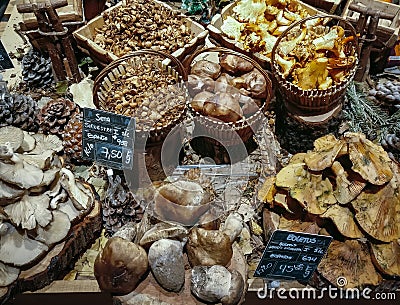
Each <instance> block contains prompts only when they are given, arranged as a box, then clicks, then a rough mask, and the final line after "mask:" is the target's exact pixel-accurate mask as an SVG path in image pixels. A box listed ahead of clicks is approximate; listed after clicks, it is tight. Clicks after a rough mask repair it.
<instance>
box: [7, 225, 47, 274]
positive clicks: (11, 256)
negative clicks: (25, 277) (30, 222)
mask: <svg viewBox="0 0 400 305" xmlns="http://www.w3.org/2000/svg"><path fill="white" fill-rule="evenodd" d="M6 224H7V223H6ZM47 250H48V247H47V246H46V245H45V244H44V243H41V242H40V241H37V240H34V239H31V238H29V237H28V236H27V234H26V233H20V232H18V231H17V229H16V228H15V227H14V226H12V225H11V224H7V232H6V234H3V235H0V261H2V262H3V263H5V264H11V265H14V266H24V265H27V264H29V263H32V262H33V261H35V260H36V259H37V258H38V257H39V256H41V255H42V254H44V253H46V251H47Z"/></svg>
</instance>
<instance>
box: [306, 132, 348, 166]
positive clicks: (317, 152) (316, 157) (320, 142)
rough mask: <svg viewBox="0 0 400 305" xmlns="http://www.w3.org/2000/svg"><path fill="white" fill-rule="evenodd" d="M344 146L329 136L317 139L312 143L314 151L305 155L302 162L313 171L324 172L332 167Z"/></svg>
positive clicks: (343, 143)
mask: <svg viewBox="0 0 400 305" xmlns="http://www.w3.org/2000/svg"><path fill="white" fill-rule="evenodd" d="M344 145H345V142H344V141H343V140H338V139H336V137H335V136H334V135H331V134H329V135H326V136H323V137H321V138H318V139H317V140H315V141H314V150H313V151H312V152H308V153H307V154H306V156H305V157H304V162H305V163H306V165H307V166H308V168H309V169H311V170H313V171H321V170H324V169H325V168H328V167H330V166H332V164H333V162H334V161H335V159H336V157H337V155H338V154H339V152H340V151H341V150H342V147H343V146H344Z"/></svg>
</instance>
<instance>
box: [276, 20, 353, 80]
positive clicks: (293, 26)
mask: <svg viewBox="0 0 400 305" xmlns="http://www.w3.org/2000/svg"><path fill="white" fill-rule="evenodd" d="M317 18H321V19H325V18H330V19H335V20H337V21H343V22H344V23H346V24H347V25H348V26H349V29H350V31H351V33H352V35H353V37H354V41H355V44H356V47H355V50H356V53H357V57H360V54H359V50H358V36H357V32H356V30H355V28H354V27H353V25H352V24H351V23H350V22H349V21H348V20H346V19H345V18H343V17H340V16H335V15H314V16H309V17H306V18H303V19H301V20H299V21H297V22H295V23H292V24H291V25H290V26H289V27H288V28H287V29H286V30H284V31H283V33H282V34H281V35H280V36H279V37H278V39H277V40H276V42H275V44H274V47H273V48H272V52H271V69H272V72H277V71H276V69H275V64H274V63H275V55H276V49H277V48H278V45H279V43H280V42H281V40H282V39H283V38H284V37H285V36H286V34H287V33H288V32H289V31H291V30H292V29H293V28H295V27H296V26H299V25H301V24H303V23H305V22H306V21H308V20H311V19H317Z"/></svg>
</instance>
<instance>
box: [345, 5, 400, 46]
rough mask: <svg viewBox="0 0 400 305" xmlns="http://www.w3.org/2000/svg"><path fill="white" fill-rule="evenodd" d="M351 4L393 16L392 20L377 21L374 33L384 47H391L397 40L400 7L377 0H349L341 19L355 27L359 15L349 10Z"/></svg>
mask: <svg viewBox="0 0 400 305" xmlns="http://www.w3.org/2000/svg"><path fill="white" fill-rule="evenodd" d="M352 3H356V4H358V5H359V6H362V7H369V8H373V9H375V10H380V11H381V12H383V13H393V14H395V17H394V18H393V20H384V19H381V20H379V24H378V29H377V33H376V34H377V36H378V39H379V40H380V41H381V42H383V43H385V44H386V47H388V48H391V47H393V46H394V44H395V43H396V41H397V40H398V38H399V28H400V6H399V5H398V4H392V3H388V2H382V1H378V0H349V1H348V2H347V4H346V6H345V8H344V10H343V13H342V17H343V18H345V19H347V20H349V21H350V22H351V23H352V24H353V25H356V23H357V21H358V18H359V16H360V14H359V13H357V12H354V11H352V10H350V9H349V6H350V4H352Z"/></svg>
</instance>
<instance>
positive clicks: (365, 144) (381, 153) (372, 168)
mask: <svg viewBox="0 0 400 305" xmlns="http://www.w3.org/2000/svg"><path fill="white" fill-rule="evenodd" d="M344 137H345V139H346V141H347V142H348V143H349V156H350V160H351V162H352V163H353V166H352V169H353V170H354V171H355V172H357V173H359V174H360V175H361V177H363V179H365V180H367V181H368V182H371V183H372V184H375V185H383V184H385V183H387V182H389V181H390V180H391V179H392V177H393V172H392V170H391V169H390V163H391V160H390V158H389V156H388V154H387V152H386V151H385V150H384V149H383V147H382V146H380V145H376V144H374V143H373V142H371V141H370V140H368V139H367V138H366V137H365V135H363V134H360V133H351V132H348V133H346V134H345V135H344Z"/></svg>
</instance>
